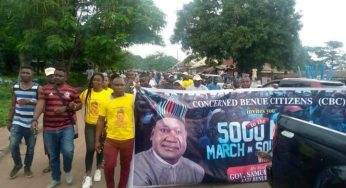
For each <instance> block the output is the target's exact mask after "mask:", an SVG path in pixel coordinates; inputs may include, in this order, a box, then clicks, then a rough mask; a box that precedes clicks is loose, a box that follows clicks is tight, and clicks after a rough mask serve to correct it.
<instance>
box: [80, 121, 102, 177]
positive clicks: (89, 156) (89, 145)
mask: <svg viewBox="0 0 346 188" xmlns="http://www.w3.org/2000/svg"><path fill="white" fill-rule="evenodd" d="M84 134H85V143H86V154H85V168H86V172H87V173H88V172H91V169H92V164H93V161H94V153H95V136H96V125H90V124H85V130H84ZM99 141H100V143H101V144H102V145H103V144H104V141H105V137H104V135H101V136H100V140H99ZM102 160H103V151H101V153H96V168H98V167H100V166H101V165H102Z"/></svg>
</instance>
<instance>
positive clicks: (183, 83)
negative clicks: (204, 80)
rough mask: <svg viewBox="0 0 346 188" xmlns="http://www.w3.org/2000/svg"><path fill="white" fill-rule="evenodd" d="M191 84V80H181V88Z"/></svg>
mask: <svg viewBox="0 0 346 188" xmlns="http://www.w3.org/2000/svg"><path fill="white" fill-rule="evenodd" d="M192 84H193V81H192V80H191V79H188V80H183V82H182V86H183V88H185V89H186V88H188V87H189V86H190V85H192Z"/></svg>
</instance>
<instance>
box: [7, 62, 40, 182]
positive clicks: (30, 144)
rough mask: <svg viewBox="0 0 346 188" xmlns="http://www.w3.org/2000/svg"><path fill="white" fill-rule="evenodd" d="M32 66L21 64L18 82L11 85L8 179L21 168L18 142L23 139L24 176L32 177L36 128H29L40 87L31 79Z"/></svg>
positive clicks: (8, 127)
mask: <svg viewBox="0 0 346 188" xmlns="http://www.w3.org/2000/svg"><path fill="white" fill-rule="evenodd" d="M32 73H33V68H32V67H30V66H22V67H21V68H20V82H19V83H16V84H15V85H14V86H13V90H12V103H11V107H10V111H9V115H8V124H7V129H8V130H9V131H10V132H11V135H10V150H11V154H12V158H13V162H14V164H15V165H14V167H13V169H12V171H11V173H10V179H14V178H16V177H17V174H18V172H19V170H20V169H21V168H22V166H23V165H22V159H21V156H20V148H19V144H20V141H21V140H22V138H23V137H24V139H25V144H26V154H25V159H24V165H25V166H24V176H25V177H27V178H31V177H32V174H33V173H32V171H31V164H32V160H33V158H34V149H35V144H36V130H34V131H32V130H31V129H30V127H31V122H32V120H33V115H34V110H35V106H36V102H37V98H38V92H39V91H40V90H41V87H40V86H39V85H38V84H37V83H34V82H33V81H32Z"/></svg>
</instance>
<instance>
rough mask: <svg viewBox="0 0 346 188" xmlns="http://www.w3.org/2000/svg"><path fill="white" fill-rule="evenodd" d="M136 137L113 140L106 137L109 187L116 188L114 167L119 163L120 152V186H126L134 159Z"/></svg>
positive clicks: (106, 177) (106, 165)
mask: <svg viewBox="0 0 346 188" xmlns="http://www.w3.org/2000/svg"><path fill="white" fill-rule="evenodd" d="M133 145H134V139H129V140H113V139H109V138H107V139H106V143H105V146H104V157H105V165H104V173H105V179H106V184H107V188H114V187H115V183H114V169H115V167H116V164H117V158H118V154H119V153H120V181H119V184H118V188H126V185H127V181H128V179H129V173H130V165H131V160H132V152H133Z"/></svg>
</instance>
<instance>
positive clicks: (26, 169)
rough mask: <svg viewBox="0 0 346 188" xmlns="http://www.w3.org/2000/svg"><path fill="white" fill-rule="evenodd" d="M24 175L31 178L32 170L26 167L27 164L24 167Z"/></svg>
mask: <svg viewBox="0 0 346 188" xmlns="http://www.w3.org/2000/svg"><path fill="white" fill-rule="evenodd" d="M24 176H25V177H26V178H32V171H31V169H30V167H28V166H25V167H24Z"/></svg>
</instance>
